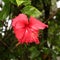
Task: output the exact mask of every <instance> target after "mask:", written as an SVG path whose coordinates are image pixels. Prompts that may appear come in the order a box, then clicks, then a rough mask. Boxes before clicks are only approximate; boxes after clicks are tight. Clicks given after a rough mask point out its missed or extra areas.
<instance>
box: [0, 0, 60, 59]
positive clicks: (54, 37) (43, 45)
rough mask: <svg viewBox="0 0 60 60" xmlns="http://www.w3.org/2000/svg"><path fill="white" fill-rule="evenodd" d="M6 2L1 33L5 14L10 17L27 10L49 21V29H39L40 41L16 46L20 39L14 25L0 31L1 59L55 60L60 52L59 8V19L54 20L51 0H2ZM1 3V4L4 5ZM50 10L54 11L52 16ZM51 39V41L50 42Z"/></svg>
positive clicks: (0, 21)
mask: <svg viewBox="0 0 60 60" xmlns="http://www.w3.org/2000/svg"><path fill="white" fill-rule="evenodd" d="M3 1H4V3H5V5H4V6H3V7H2V8H3V9H2V11H0V32H3V31H2V27H3V26H5V27H6V28H7V26H6V25H5V24H4V22H5V21H6V17H7V16H9V19H12V18H13V17H15V16H17V15H18V14H19V13H24V14H27V15H28V17H29V16H31V15H32V16H34V17H36V18H38V19H41V21H43V22H44V23H46V24H48V26H49V27H48V29H45V30H44V32H43V31H40V32H39V40H40V44H39V45H36V44H34V43H32V44H28V45H26V44H23V45H18V46H17V43H18V42H17V39H16V37H15V35H14V33H13V30H12V28H11V29H10V30H7V29H6V31H4V33H5V35H4V36H2V35H1V33H0V60H56V57H57V56H58V55H60V9H59V10H57V13H56V14H55V15H56V19H53V17H54V13H55V12H53V11H52V9H53V7H55V6H56V5H54V6H52V2H51V1H52V0H3ZM53 2H54V0H53ZM1 6H2V5H1ZM50 13H52V14H51V15H50ZM47 42H48V43H47Z"/></svg>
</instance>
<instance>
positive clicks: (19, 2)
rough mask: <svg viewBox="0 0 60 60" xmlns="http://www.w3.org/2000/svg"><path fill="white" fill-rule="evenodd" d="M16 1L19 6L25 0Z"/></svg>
mask: <svg viewBox="0 0 60 60" xmlns="http://www.w3.org/2000/svg"><path fill="white" fill-rule="evenodd" d="M16 3H17V5H18V6H20V5H21V4H22V3H24V0H16Z"/></svg>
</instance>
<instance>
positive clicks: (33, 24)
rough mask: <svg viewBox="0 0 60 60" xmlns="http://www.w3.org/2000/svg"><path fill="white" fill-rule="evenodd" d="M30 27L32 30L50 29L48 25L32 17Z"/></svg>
mask: <svg viewBox="0 0 60 60" xmlns="http://www.w3.org/2000/svg"><path fill="white" fill-rule="evenodd" d="M29 25H30V27H31V28H32V29H35V30H39V29H44V28H46V27H48V25H46V24H44V23H42V22H41V21H39V20H37V19H36V18H34V17H30V20H29Z"/></svg>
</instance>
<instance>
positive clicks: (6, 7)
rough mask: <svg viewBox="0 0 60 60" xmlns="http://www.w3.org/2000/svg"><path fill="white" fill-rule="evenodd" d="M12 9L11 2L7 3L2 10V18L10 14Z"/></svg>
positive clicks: (0, 15) (0, 13)
mask: <svg viewBox="0 0 60 60" xmlns="http://www.w3.org/2000/svg"><path fill="white" fill-rule="evenodd" d="M9 11H10V4H5V6H4V7H3V10H2V11H1V12H0V20H5V19H6V17H7V16H8V15H9Z"/></svg>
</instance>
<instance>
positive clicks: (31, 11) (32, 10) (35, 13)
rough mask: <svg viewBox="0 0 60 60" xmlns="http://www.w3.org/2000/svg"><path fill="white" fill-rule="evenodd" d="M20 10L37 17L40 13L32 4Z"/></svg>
mask: <svg viewBox="0 0 60 60" xmlns="http://www.w3.org/2000/svg"><path fill="white" fill-rule="evenodd" d="M21 12H22V13H25V14H27V15H29V16H33V17H39V16H40V15H41V14H42V13H41V12H40V11H39V10H38V9H37V8H35V7H33V6H26V7H24V8H23V9H22V10H21Z"/></svg>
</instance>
